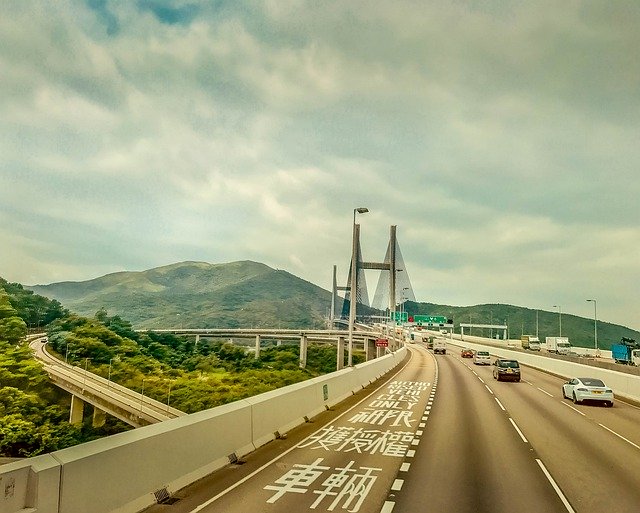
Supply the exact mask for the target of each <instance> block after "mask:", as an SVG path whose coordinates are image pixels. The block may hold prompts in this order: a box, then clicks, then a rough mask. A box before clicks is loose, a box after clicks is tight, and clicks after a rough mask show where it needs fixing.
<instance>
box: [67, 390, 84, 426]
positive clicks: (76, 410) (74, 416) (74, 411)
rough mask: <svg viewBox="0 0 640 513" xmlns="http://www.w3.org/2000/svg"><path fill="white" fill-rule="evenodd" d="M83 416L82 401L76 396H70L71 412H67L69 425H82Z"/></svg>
mask: <svg viewBox="0 0 640 513" xmlns="http://www.w3.org/2000/svg"><path fill="white" fill-rule="evenodd" d="M83 416H84V401H83V400H82V399H80V398H79V397H78V396H76V395H71V411H70V412H69V424H82V418H83Z"/></svg>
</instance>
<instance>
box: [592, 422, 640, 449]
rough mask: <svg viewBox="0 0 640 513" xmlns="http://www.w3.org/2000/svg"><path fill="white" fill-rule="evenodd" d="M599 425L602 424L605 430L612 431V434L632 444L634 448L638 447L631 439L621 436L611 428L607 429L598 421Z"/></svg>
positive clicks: (639, 447)
mask: <svg viewBox="0 0 640 513" xmlns="http://www.w3.org/2000/svg"><path fill="white" fill-rule="evenodd" d="M598 425H599V426H602V427H603V428H605V429H606V430H607V431H609V433H613V434H614V435H616V436H617V437H618V438H621V439H622V440H624V441H625V442H627V443H629V444H631V445H633V446H634V447H635V448H636V449H640V446H638V445H636V444H634V443H633V442H632V441H631V440H629V439H627V438H625V437H624V436H622V435H621V434H619V433H616V432H615V431H614V430H613V429H609V428H608V427H607V426H605V425H604V424H600V423H598Z"/></svg>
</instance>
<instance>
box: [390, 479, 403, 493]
mask: <svg viewBox="0 0 640 513" xmlns="http://www.w3.org/2000/svg"><path fill="white" fill-rule="evenodd" d="M403 484H404V479H396V480H395V481H394V482H393V484H392V485H391V490H392V491H394V492H399V491H400V490H402V485H403Z"/></svg>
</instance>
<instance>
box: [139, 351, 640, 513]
mask: <svg viewBox="0 0 640 513" xmlns="http://www.w3.org/2000/svg"><path fill="white" fill-rule="evenodd" d="M409 348H410V353H411V358H410V360H409V361H408V363H406V365H405V366H404V367H403V368H402V369H400V370H399V371H397V372H396V373H395V374H393V375H392V376H389V377H386V378H385V379H384V380H382V382H379V383H376V384H375V386H374V385H371V386H370V387H369V388H367V389H365V390H363V391H362V392H361V393H359V394H356V395H355V396H354V397H353V398H352V400H350V401H348V402H345V404H342V405H340V407H337V408H336V410H335V411H332V412H326V413H323V414H322V415H320V416H319V417H318V418H316V419H314V422H311V423H307V424H305V425H303V426H301V427H300V428H298V429H296V430H293V431H292V432H290V433H289V434H288V436H287V438H286V439H281V440H276V441H274V442H272V443H270V444H268V445H266V446H265V447H263V448H261V449H259V450H257V451H255V452H253V453H251V454H250V455H249V456H247V457H246V458H245V459H244V461H242V462H238V464H234V465H229V466H227V467H225V468H224V469H221V470H220V471H218V472H215V473H214V474H212V475H211V476H209V477H207V478H205V479H202V480H200V481H198V482H197V483H195V484H193V485H191V486H190V487H187V488H185V489H184V490H182V491H180V492H178V493H177V494H175V495H174V500H176V502H175V503H174V504H172V505H156V506H153V507H151V508H149V509H147V510H146V511H147V513H160V512H165V513H167V512H169V513H174V512H175V513H200V512H203V513H212V512H225V513H227V512H229V513H233V512H238V513H239V512H246V511H252V512H273V513H280V512H287V513H291V512H299V511H306V510H314V511H345V510H346V511H350V512H356V511H360V512H367V513H369V512H375V513H378V512H383V513H391V512H395V513H397V512H402V513H407V512H421V513H422V512H442V511H452V512H484V511H487V512H489V511H490V512H506V511H509V512H513V511H519V512H541V511H544V512H573V511H575V512H578V513H581V512H584V513H593V512H610V511H615V512H634V513H635V512H637V511H638V509H639V507H638V505H640V430H639V429H638V426H639V425H640V409H638V408H637V407H635V406H632V405H629V404H626V403H623V402H621V401H616V403H615V405H614V407H613V408H605V407H602V406H595V405H582V404H581V405H574V404H573V403H571V402H570V401H568V400H566V399H563V398H562V394H561V385H562V382H563V380H562V379H561V378H558V377H554V376H551V375H548V374H546V373H543V372H541V371H537V370H533V369H530V368H526V367H523V369H522V374H523V381H522V382H520V383H509V382H496V381H494V380H493V378H492V374H491V367H490V366H482V367H479V366H475V365H473V363H472V361H471V360H470V359H462V358H461V357H460V351H459V349H458V348H456V347H455V346H453V345H451V344H450V345H449V353H448V354H447V355H435V356H434V355H433V354H432V353H431V352H430V351H428V350H427V349H426V347H425V346H424V345H423V344H422V343H416V344H410V345H409Z"/></svg>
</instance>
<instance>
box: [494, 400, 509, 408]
mask: <svg viewBox="0 0 640 513" xmlns="http://www.w3.org/2000/svg"><path fill="white" fill-rule="evenodd" d="M495 400H496V402H497V403H498V406H500V408H502V411H507V410H506V409H505V407H504V406H502V403H501V402H500V399H498V398H497V397H495Z"/></svg>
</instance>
